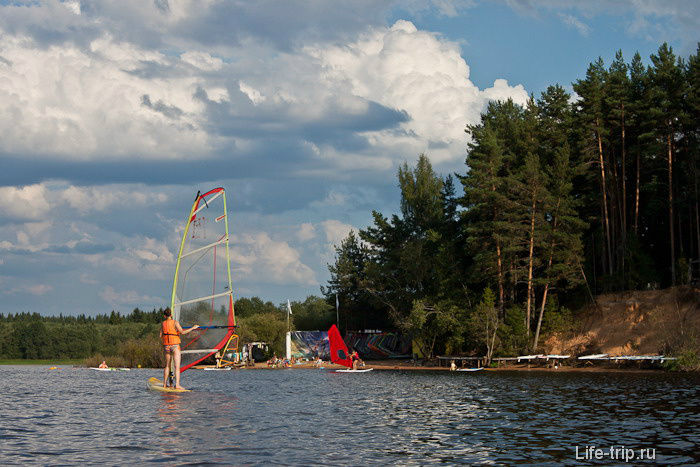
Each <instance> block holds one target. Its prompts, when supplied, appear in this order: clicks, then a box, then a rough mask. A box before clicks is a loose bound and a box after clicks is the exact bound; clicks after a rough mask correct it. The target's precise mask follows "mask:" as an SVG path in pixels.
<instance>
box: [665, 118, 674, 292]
mask: <svg viewBox="0 0 700 467" xmlns="http://www.w3.org/2000/svg"><path fill="white" fill-rule="evenodd" d="M671 135H672V132H671V131H670V129H669V132H668V134H667V135H666V142H667V150H668V229H669V235H670V237H671V238H670V240H671V285H676V243H675V231H674V226H673V219H674V217H673V146H672V144H671Z"/></svg>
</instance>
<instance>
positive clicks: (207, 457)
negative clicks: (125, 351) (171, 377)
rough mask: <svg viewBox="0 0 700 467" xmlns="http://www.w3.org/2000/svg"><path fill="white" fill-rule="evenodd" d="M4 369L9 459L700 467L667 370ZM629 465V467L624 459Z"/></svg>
mask: <svg viewBox="0 0 700 467" xmlns="http://www.w3.org/2000/svg"><path fill="white" fill-rule="evenodd" d="M158 374H159V372H157V371H155V370H134V371H131V372H128V373H127V372H123V373H122V372H93V371H89V370H86V369H71V368H62V369H60V370H55V371H49V370H48V368H47V367H24V366H4V367H0V394H2V402H3V404H0V420H1V422H0V440H1V441H2V443H0V463H2V464H28V463H31V464H52V465H55V464H68V465H74V464H78V463H88V464H97V463H107V464H109V465H120V464H134V463H146V462H147V463H167V464H178V465H190V464H192V465H202V464H212V465H231V464H235V465H241V464H246V465H269V464H282V465H290V464H292V465H313V464H333V465H358V464H369V463H372V464H389V465H396V464H400V465H414V464H420V465H425V464H434V463H435V464H437V463H449V464H474V463H497V464H511V463H525V464H531V465H539V464H553V465H574V464H576V463H577V462H580V460H576V459H575V448H576V447H578V448H579V450H583V449H585V447H586V446H596V447H600V448H604V449H605V448H609V447H614V446H625V447H627V448H634V449H639V448H655V449H656V462H657V463H663V464H688V463H698V462H700V449H699V448H700V435H699V434H698V433H699V432H698V430H697V428H696V427H697V426H698V423H699V422H700V403H699V402H700V397H699V396H700V390H699V389H698V388H699V387H700V386H699V384H698V383H700V378H698V376H697V375H677V374H660V373H609V374H599V373H551V372H547V373H545V372H532V373H530V372H527V373H526V372H480V373H477V374H454V373H446V372H436V373H432V372H420V373H418V372H416V373H411V372H402V371H375V372H372V373H367V374H362V375H347V374H336V373H332V372H327V371H316V370H298V371H250V370H244V371H231V372H206V371H189V372H187V373H186V374H185V376H184V380H183V382H184V383H185V384H187V385H188V386H190V387H192V388H193V389H195V391H194V392H192V393H187V394H161V393H154V392H150V391H147V390H146V388H145V386H146V380H147V379H148V378H149V377H150V376H157V375H158ZM618 463H620V462H618Z"/></svg>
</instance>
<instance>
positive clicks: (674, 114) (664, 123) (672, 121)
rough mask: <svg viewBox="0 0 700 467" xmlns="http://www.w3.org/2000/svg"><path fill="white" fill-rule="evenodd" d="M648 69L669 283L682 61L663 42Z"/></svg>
mask: <svg viewBox="0 0 700 467" xmlns="http://www.w3.org/2000/svg"><path fill="white" fill-rule="evenodd" d="M651 61H652V63H653V67H652V68H651V69H650V70H649V75H650V81H651V96H650V97H651V104H652V106H651V107H650V109H649V117H650V119H651V120H652V121H653V122H654V123H655V127H656V130H657V132H658V133H657V135H658V141H659V142H660V143H661V145H662V146H663V147H664V149H665V153H666V160H667V167H668V231H669V246H670V254H671V258H670V259H671V284H672V285H675V284H676V229H675V216H674V209H673V208H674V190H673V158H674V153H675V150H676V148H675V145H676V138H677V131H678V130H679V126H680V122H681V121H682V119H683V115H682V102H683V95H684V88H685V82H684V80H683V72H682V69H683V67H682V63H681V62H680V61H678V62H677V60H676V56H675V55H674V53H673V49H672V48H671V47H669V46H668V44H666V43H664V44H662V45H661V47H659V50H658V52H657V55H652V56H651Z"/></svg>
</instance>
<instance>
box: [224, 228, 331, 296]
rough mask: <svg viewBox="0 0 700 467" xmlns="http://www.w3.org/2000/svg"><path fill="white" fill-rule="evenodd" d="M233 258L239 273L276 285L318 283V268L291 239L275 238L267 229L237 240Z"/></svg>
mask: <svg viewBox="0 0 700 467" xmlns="http://www.w3.org/2000/svg"><path fill="white" fill-rule="evenodd" d="M231 250H232V254H231V260H232V262H233V263H234V264H235V266H234V269H235V270H236V271H237V272H236V276H237V277H242V278H245V280H246V281H247V282H249V281H251V280H252V281H259V282H262V283H272V284H296V285H304V286H310V285H316V284H318V281H317V280H316V276H315V274H314V271H313V270H312V269H311V268H309V267H308V266H307V265H306V264H304V263H303V262H302V260H301V255H300V254H299V252H298V251H297V250H296V249H294V248H292V247H291V246H290V245H289V244H288V243H287V242H284V241H275V240H273V239H272V238H270V236H269V235H268V234H267V233H265V232H259V233H253V234H242V235H240V236H238V237H236V238H235V239H234V242H233V246H232V247H231Z"/></svg>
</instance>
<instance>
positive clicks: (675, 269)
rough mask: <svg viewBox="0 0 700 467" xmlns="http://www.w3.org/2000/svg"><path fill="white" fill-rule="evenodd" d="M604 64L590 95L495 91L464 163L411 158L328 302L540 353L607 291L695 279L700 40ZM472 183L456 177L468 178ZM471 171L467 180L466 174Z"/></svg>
mask: <svg viewBox="0 0 700 467" xmlns="http://www.w3.org/2000/svg"><path fill="white" fill-rule="evenodd" d="M650 58H651V60H650V63H651V65H650V66H645V65H644V64H643V63H642V59H641V57H640V56H639V54H636V55H635V56H634V57H633V58H632V60H631V61H630V62H628V61H626V60H625V59H624V58H623V56H622V53H621V52H618V53H617V55H616V57H615V59H614V60H613V61H612V63H610V64H608V65H607V66H606V64H605V63H604V62H603V60H602V59H598V60H597V61H595V62H594V63H591V64H590V65H589V67H588V70H587V72H586V76H585V77H583V78H581V79H579V80H577V81H576V82H575V83H573V89H574V91H575V93H576V95H571V94H569V93H567V92H566V91H565V89H564V88H563V87H561V86H559V85H555V86H550V87H549V88H548V89H547V90H546V91H545V92H543V93H542V94H541V95H540V96H539V97H538V98H535V96H532V97H531V99H530V100H529V102H527V104H526V105H525V106H521V105H517V104H515V103H513V101H511V100H508V101H505V102H491V103H490V104H489V105H488V107H487V108H486V111H485V112H484V113H483V114H482V116H481V121H480V122H479V123H477V124H474V125H469V126H467V128H466V130H465V131H466V133H467V135H468V136H469V140H468V141H469V142H468V145H467V153H466V164H465V166H464V168H463V170H462V171H460V172H458V173H455V174H453V175H447V176H441V175H438V174H436V173H435V172H434V171H433V168H432V166H431V163H430V161H429V159H428V158H427V157H426V156H425V155H421V156H420V157H419V159H418V162H417V164H416V165H415V166H414V167H410V166H409V165H408V164H406V163H404V164H403V166H401V167H400V168H399V170H398V185H399V188H400V190H401V205H400V213H399V214H393V215H391V216H385V215H384V214H382V213H379V212H376V211H375V212H373V217H374V222H373V224H372V225H370V226H369V227H367V228H365V229H362V230H360V231H359V232H357V233H355V232H351V233H350V235H349V236H348V237H347V238H346V239H345V240H344V241H343V242H342V244H341V245H340V246H338V247H337V249H336V255H337V256H336V260H335V263H334V264H332V265H330V267H329V269H330V272H331V280H330V281H329V283H328V286H327V287H326V288H324V289H323V292H324V293H325V295H326V297H327V301H328V303H329V304H330V303H333V302H334V300H335V297H336V296H337V297H338V298H339V301H340V303H341V324H345V327H346V328H348V329H357V328H366V327H389V326H395V327H398V328H399V329H401V330H402V331H403V332H405V333H407V334H409V335H411V336H413V337H414V342H415V343H416V344H417V345H418V347H419V348H420V350H421V351H422V353H424V354H425V355H426V356H428V355H433V354H435V353H472V352H474V353H477V354H479V355H484V354H486V355H488V356H491V355H495V354H499V353H501V354H514V353H519V352H529V351H533V350H535V349H537V348H538V347H539V345H540V344H541V342H542V340H541V336H542V334H543V333H545V332H546V331H547V330H548V329H549V330H556V329H566V328H567V327H570V325H571V324H573V322H572V318H571V314H570V313H569V312H568V310H567V308H571V309H577V308H579V307H580V305H581V304H582V303H584V302H585V301H586V300H591V299H592V298H593V297H594V296H595V295H596V294H598V293H602V292H615V291H622V290H633V289H644V288H657V287H668V286H672V285H678V284H685V283H687V282H688V280H689V270H690V268H689V265H690V264H691V260H693V259H698V258H700V208H699V200H700V196H699V187H698V185H699V183H698V182H699V180H698V160H699V159H700V155H699V147H700V145H699V144H698V142H699V141H698V140H699V138H700V46H699V47H698V51H697V53H696V54H695V55H692V56H690V57H689V58H688V59H687V60H684V59H682V58H680V57H677V56H676V55H675V54H674V53H673V51H672V49H671V48H670V47H669V46H667V45H666V44H663V45H662V46H661V47H659V49H658V52H657V53H656V54H654V55H652V56H651V57H650ZM455 182H456V183H455ZM456 184H459V185H460V186H461V188H462V189H461V190H457V189H456V186H455V185H456Z"/></svg>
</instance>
